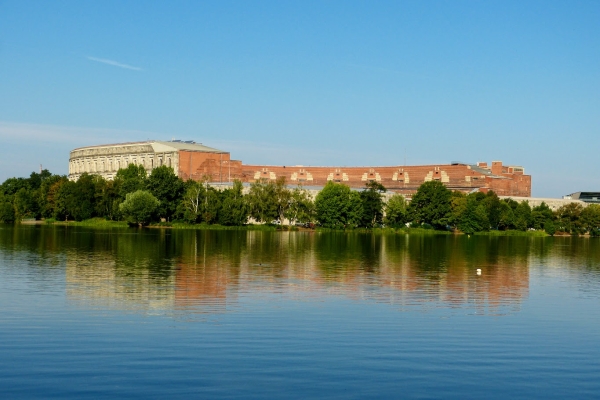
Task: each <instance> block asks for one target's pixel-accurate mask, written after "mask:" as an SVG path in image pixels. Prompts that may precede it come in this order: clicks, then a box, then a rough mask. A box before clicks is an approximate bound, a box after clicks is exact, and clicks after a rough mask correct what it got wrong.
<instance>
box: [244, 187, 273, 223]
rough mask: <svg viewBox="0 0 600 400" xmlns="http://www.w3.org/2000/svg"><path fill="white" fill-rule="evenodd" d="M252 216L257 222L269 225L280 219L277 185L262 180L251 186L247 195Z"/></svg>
mask: <svg viewBox="0 0 600 400" xmlns="http://www.w3.org/2000/svg"><path fill="white" fill-rule="evenodd" d="M246 198H247V201H248V206H249V208H250V216H251V217H252V218H254V220H255V221H257V222H266V223H269V222H271V221H273V220H276V219H277V218H279V209H278V198H277V193H276V186H275V183H274V182H272V181H268V180H266V179H260V180H258V181H256V182H254V183H252V184H251V185H250V192H249V193H248V195H247V197H246Z"/></svg>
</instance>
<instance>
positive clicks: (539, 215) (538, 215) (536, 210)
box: [531, 202, 554, 230]
mask: <svg viewBox="0 0 600 400" xmlns="http://www.w3.org/2000/svg"><path fill="white" fill-rule="evenodd" d="M553 219H554V213H553V212H552V210H551V209H550V207H548V205H547V204H546V203H545V202H542V204H540V205H539V206H536V207H533V209H532V210H531V222H532V226H533V228H534V229H537V230H539V229H545V228H544V225H545V223H546V222H547V221H552V220H553Z"/></svg>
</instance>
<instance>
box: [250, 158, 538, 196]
mask: <svg viewBox="0 0 600 400" xmlns="http://www.w3.org/2000/svg"><path fill="white" fill-rule="evenodd" d="M280 176H284V177H285V178H286V181H287V182H288V183H289V184H302V185H305V186H324V185H325V184H327V182H328V181H334V182H340V183H344V184H346V185H348V186H350V187H353V188H361V187H364V186H365V184H366V183H367V182H368V181H376V182H379V183H381V184H382V185H383V186H385V187H386V188H387V189H388V190H391V191H394V192H399V193H403V194H405V195H408V196H410V195H411V194H413V193H414V192H416V190H417V189H418V187H419V186H420V185H421V184H422V183H423V182H427V181H432V180H438V181H440V182H442V183H444V184H445V185H446V186H447V187H448V188H449V189H452V190H460V191H463V192H470V191H473V190H479V191H482V192H487V191H488V190H493V191H494V192H496V193H497V194H498V195H501V196H522V197H530V196H531V176H530V175H525V174H524V170H523V168H522V167H513V166H504V165H502V162H500V161H495V162H493V163H492V166H491V167H488V165H487V163H479V164H478V165H468V164H458V163H457V164H438V165H419V166H392V167H389V166H383V167H309V166H306V167H304V166H271V165H244V164H243V165H242V174H241V176H240V177H239V178H240V179H241V180H242V181H244V182H254V181H256V180H258V179H271V180H274V179H277V178H278V177H280Z"/></svg>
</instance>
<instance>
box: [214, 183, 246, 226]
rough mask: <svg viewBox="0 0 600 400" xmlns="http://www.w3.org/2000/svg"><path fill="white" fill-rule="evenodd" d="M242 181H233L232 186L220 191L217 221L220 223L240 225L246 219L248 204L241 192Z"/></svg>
mask: <svg viewBox="0 0 600 400" xmlns="http://www.w3.org/2000/svg"><path fill="white" fill-rule="evenodd" d="M242 189H243V186H242V182H240V181H238V180H235V181H233V187H232V188H231V189H226V190H224V191H223V193H222V196H221V198H222V201H221V210H220V211H219V223H220V224H221V225H232V226H240V225H244V224H245V223H246V222H247V221H248V205H247V204H246V201H245V199H244V195H243V194H242Z"/></svg>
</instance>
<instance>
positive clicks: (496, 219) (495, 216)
mask: <svg viewBox="0 0 600 400" xmlns="http://www.w3.org/2000/svg"><path fill="white" fill-rule="evenodd" d="M482 204H483V205H484V206H485V209H486V212H487V217H488V221H489V224H490V227H491V228H493V229H498V225H499V223H500V212H501V210H502V207H501V204H500V198H499V197H498V195H497V194H496V193H495V192H494V191H493V190H490V191H489V192H487V193H486V194H485V198H484V199H483V200H482Z"/></svg>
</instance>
